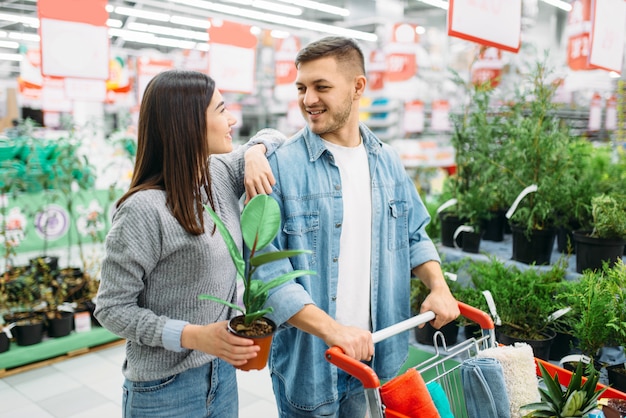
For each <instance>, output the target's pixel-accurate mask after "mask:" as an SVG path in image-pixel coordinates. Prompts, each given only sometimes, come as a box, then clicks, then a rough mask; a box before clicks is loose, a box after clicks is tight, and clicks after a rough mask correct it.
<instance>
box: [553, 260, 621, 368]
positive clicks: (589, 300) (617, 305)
mask: <svg viewBox="0 0 626 418" xmlns="http://www.w3.org/2000/svg"><path fill="white" fill-rule="evenodd" d="M557 299H558V300H559V302H560V303H562V304H564V305H566V306H570V307H571V308H572V311H571V313H570V314H568V315H567V316H566V317H564V318H567V319H568V320H569V328H570V329H571V330H572V334H573V336H574V337H576V338H577V339H578V340H579V347H580V349H581V350H582V351H583V353H585V354H586V355H588V356H590V357H594V356H596V355H597V353H598V350H599V349H600V348H602V347H605V346H612V345H614V346H620V345H626V265H625V264H624V262H623V261H621V260H619V261H618V262H617V263H616V264H615V265H614V266H613V267H609V264H608V263H604V264H603V267H602V269H601V270H599V271H592V270H586V271H585V272H584V273H583V275H582V276H581V277H580V279H579V280H576V281H571V282H568V283H567V284H566V287H565V288H564V289H563V290H562V291H561V292H559V294H558V296H557Z"/></svg>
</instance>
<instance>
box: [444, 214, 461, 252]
mask: <svg viewBox="0 0 626 418" xmlns="http://www.w3.org/2000/svg"><path fill="white" fill-rule="evenodd" d="M439 221H440V222H441V244H442V245H443V246H446V247H453V248H454V231H456V229H457V228H458V227H459V226H461V225H463V224H464V222H463V220H462V219H460V218H459V217H458V216H456V215H451V214H449V213H446V212H441V213H440V214H439Z"/></svg>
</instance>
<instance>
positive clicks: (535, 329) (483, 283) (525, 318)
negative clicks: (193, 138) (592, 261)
mask: <svg viewBox="0 0 626 418" xmlns="http://www.w3.org/2000/svg"><path fill="white" fill-rule="evenodd" d="M565 272H566V268H565V266H564V265H563V263H556V264H554V265H553V266H552V267H551V268H550V269H549V270H539V269H536V268H528V269H524V270H520V269H518V268H517V267H515V266H512V265H511V266H507V265H505V264H504V263H503V262H502V261H499V260H497V259H495V258H492V259H491V260H490V261H488V262H484V261H473V262H471V263H469V264H468V267H467V273H468V274H469V277H470V283H469V284H468V287H470V288H473V289H475V290H476V291H478V292H479V293H480V292H482V291H484V290H489V291H490V292H491V294H492V296H493V299H494V301H495V303H496V307H497V312H498V316H499V317H500V319H501V321H502V325H503V327H504V330H505V331H506V333H507V334H509V335H511V336H514V337H517V338H524V339H526V338H528V339H538V338H545V336H542V334H543V333H544V332H545V331H547V330H548V329H549V328H550V327H551V325H552V322H551V321H550V315H551V314H552V313H553V312H554V311H556V310H557V309H559V308H560V307H562V305H560V304H559V303H558V301H557V300H556V298H555V295H556V294H558V293H559V292H560V291H561V290H562V289H563V287H564V285H565ZM457 292H458V293H455V296H456V295H457V294H458V295H459V296H458V297H459V300H462V301H464V302H466V303H469V304H470V305H471V304H472V302H471V298H478V294H479V293H477V292H475V291H466V292H467V294H466V295H464V294H463V291H460V292H459V291H457ZM462 298H467V299H468V300H467V301H466V300H463V299H462ZM476 307H478V308H480V309H481V310H487V309H486V304H485V303H484V302H483V303H480V304H478V306H476Z"/></svg>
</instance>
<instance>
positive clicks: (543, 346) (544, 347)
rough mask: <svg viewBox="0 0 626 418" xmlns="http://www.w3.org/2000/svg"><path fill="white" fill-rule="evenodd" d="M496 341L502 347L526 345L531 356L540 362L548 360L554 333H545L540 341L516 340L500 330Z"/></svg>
mask: <svg viewBox="0 0 626 418" xmlns="http://www.w3.org/2000/svg"><path fill="white" fill-rule="evenodd" d="M497 331H498V333H497V336H496V338H497V340H498V342H499V343H502V344H504V345H513V344H515V343H527V344H528V345H529V346H531V347H532V349H533V355H534V356H535V357H537V358H540V359H542V360H546V361H548V360H550V348H551V347H552V343H553V341H554V337H555V336H556V333H555V332H554V331H551V332H550V333H545V334H543V335H544V338H542V339H536V340H535V339H526V338H517V337H512V336H510V335H508V334H506V331H504V330H502V329H498V330H497Z"/></svg>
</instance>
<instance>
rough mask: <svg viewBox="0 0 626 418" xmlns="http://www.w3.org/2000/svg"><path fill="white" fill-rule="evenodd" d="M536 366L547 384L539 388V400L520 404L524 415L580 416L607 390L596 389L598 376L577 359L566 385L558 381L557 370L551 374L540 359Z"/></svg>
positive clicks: (529, 417) (589, 366) (596, 402)
mask: <svg viewBox="0 0 626 418" xmlns="http://www.w3.org/2000/svg"><path fill="white" fill-rule="evenodd" d="M539 369H540V370H541V377H542V379H543V382H544V383H545V386H546V388H545V389H544V388H539V393H540V395H541V402H535V403H531V404H528V405H524V406H522V408H521V409H520V413H521V414H522V416H523V418H542V417H545V418H549V417H552V418H571V417H583V416H585V414H588V413H589V412H590V411H592V410H593V409H594V408H595V407H596V406H598V398H599V397H600V395H602V393H603V392H604V391H605V390H606V388H603V389H599V390H596V386H597V384H598V380H599V378H600V377H599V374H598V372H597V371H596V370H595V369H594V368H593V365H592V364H591V363H589V364H588V365H587V367H586V368H585V369H584V370H583V363H582V362H578V365H577V366H576V370H575V372H574V373H573V375H572V378H571V380H570V383H569V385H567V388H565V389H564V388H563V386H562V385H561V383H560V382H559V376H558V374H557V373H555V374H554V377H552V376H551V375H550V373H549V372H548V371H547V370H546V368H545V367H544V365H543V364H541V363H540V364H539ZM583 376H586V377H587V380H586V381H585V383H582V380H583Z"/></svg>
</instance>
